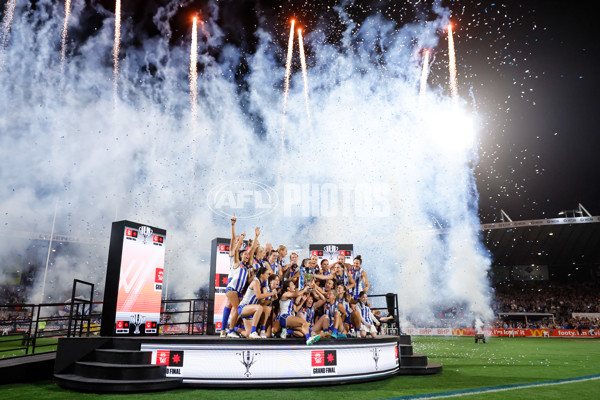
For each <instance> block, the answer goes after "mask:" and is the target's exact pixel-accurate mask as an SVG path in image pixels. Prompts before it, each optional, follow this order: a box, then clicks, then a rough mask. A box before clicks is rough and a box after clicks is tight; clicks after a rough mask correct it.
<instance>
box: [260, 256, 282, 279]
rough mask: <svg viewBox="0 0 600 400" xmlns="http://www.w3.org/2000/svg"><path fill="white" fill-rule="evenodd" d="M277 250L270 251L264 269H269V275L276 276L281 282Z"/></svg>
mask: <svg viewBox="0 0 600 400" xmlns="http://www.w3.org/2000/svg"><path fill="white" fill-rule="evenodd" d="M277 254H278V253H277V250H271V252H270V253H269V254H267V262H266V263H264V265H265V267H267V268H268V269H270V271H271V273H273V274H275V275H277V276H278V277H279V280H280V281H282V280H283V271H282V270H281V267H280V266H279V263H278V262H277Z"/></svg>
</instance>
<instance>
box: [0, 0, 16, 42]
mask: <svg viewBox="0 0 600 400" xmlns="http://www.w3.org/2000/svg"><path fill="white" fill-rule="evenodd" d="M16 5H17V0H8V2H7V3H6V9H5V10H4V18H3V19H2V31H1V32H0V45H1V46H2V49H6V47H7V46H8V38H9V37H10V27H11V25H12V21H13V17H14V15H15V6H16Z"/></svg>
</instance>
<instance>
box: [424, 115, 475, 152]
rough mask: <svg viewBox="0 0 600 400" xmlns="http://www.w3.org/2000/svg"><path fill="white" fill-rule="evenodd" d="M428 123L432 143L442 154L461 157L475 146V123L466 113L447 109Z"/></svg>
mask: <svg viewBox="0 0 600 400" xmlns="http://www.w3.org/2000/svg"><path fill="white" fill-rule="evenodd" d="M428 121H429V124H430V125H429V132H430V134H431V136H432V141H433V142H435V144H436V146H437V147H439V148H440V150H441V151H443V152H444V153H447V154H448V155H456V156H463V154H464V151H466V150H470V149H472V148H473V146H474V145H475V142H476V139H477V135H476V129H475V121H474V118H473V116H471V115H469V114H468V113H466V112H464V111H462V110H459V109H457V108H456V107H449V108H448V110H447V111H444V112H442V113H438V115H436V116H435V118H431V119H428Z"/></svg>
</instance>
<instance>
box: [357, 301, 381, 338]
mask: <svg viewBox="0 0 600 400" xmlns="http://www.w3.org/2000/svg"><path fill="white" fill-rule="evenodd" d="M367 300H368V299H367V293H366V292H360V294H359V296H358V303H357V304H356V309H357V310H359V312H360V320H361V325H360V337H363V338H364V337H367V334H370V335H371V336H372V337H377V328H375V325H379V321H378V320H377V318H375V316H374V315H373V313H372V312H371V308H370V307H369V305H368V303H367Z"/></svg>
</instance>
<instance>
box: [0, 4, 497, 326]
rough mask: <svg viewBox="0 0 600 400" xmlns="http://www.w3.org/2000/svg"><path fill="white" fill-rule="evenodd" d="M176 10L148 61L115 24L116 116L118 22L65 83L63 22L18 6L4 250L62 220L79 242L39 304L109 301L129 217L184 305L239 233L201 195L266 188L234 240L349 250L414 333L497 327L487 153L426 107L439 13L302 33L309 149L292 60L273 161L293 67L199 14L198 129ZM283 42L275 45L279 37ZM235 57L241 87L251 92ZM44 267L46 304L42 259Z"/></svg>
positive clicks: (146, 44)
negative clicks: (85, 290) (329, 34)
mask: <svg viewBox="0 0 600 400" xmlns="http://www.w3.org/2000/svg"><path fill="white" fill-rule="evenodd" d="M177 4H178V3H176V2H172V3H170V4H169V5H167V6H165V7H163V8H159V9H158V11H157V12H156V15H155V17H154V19H153V20H154V23H155V25H156V28H157V30H158V31H159V32H160V33H161V34H160V35H156V36H152V37H144V39H143V40H142V41H141V43H140V42H139V41H138V42H135V40H133V36H132V31H131V30H132V26H131V23H129V22H128V20H126V19H123V26H122V43H121V52H120V54H121V64H120V77H119V97H118V99H117V102H116V106H115V104H114V103H113V98H112V82H111V78H112V59H111V51H112V46H113V36H114V15H113V14H112V13H111V12H110V11H107V10H105V9H103V8H102V7H100V6H95V7H96V9H97V12H98V15H100V16H101V17H102V24H101V26H100V28H99V29H97V30H96V31H94V32H93V33H91V34H88V35H81V34H79V35H78V34H75V33H74V34H71V32H70V33H69V38H70V41H69V49H68V51H67V59H66V61H65V68H64V76H62V77H61V76H60V72H59V71H60V68H59V65H60V51H59V49H60V39H61V28H62V23H63V17H64V15H63V14H64V12H63V11H62V9H61V6H60V5H59V4H58V3H55V2H52V1H49V0H41V1H38V2H36V6H35V8H33V7H31V6H30V5H26V4H25V5H18V6H17V9H16V11H15V16H14V20H13V25H12V28H11V34H10V41H9V43H8V46H7V48H6V49H5V54H4V59H5V67H4V70H3V71H2V72H1V73H0V109H1V110H2V113H1V114H0V132H1V135H0V148H1V149H2V161H1V164H0V165H1V168H0V182H1V183H0V211H1V215H0V233H1V234H2V237H3V240H6V241H8V242H11V246H7V247H3V248H2V249H0V259H2V260H9V259H10V260H14V259H15V258H14V257H13V256H12V255H13V254H15V253H19V252H20V253H22V254H25V253H26V252H27V249H28V246H29V247H30V246H31V243H32V242H31V240H28V239H26V238H25V237H31V235H29V236H27V234H22V235H21V237H15V235H16V234H15V232H30V233H31V232H33V233H36V232H43V233H46V234H47V233H49V232H50V227H51V224H52V218H53V213H54V204H55V202H58V211H57V218H56V227H55V231H56V232H57V233H58V234H61V235H68V236H69V237H70V238H77V240H79V243H73V242H69V243H68V244H61V246H63V247H62V248H60V249H57V250H56V252H54V254H52V257H51V263H50V265H49V277H52V278H51V279H52V283H51V284H48V283H47V284H46V296H45V300H53V301H60V300H62V299H61V298H59V297H60V296H61V295H62V294H63V293H65V292H69V288H70V285H71V282H72V279H73V278H79V279H84V280H91V281H93V282H94V283H95V284H96V285H97V286H98V287H99V292H98V293H99V294H100V293H101V291H102V286H103V283H104V274H105V268H106V257H107V253H108V240H109V238H108V236H109V233H110V228H111V223H112V222H113V221H116V220H123V219H128V220H133V221H136V222H141V223H144V224H148V225H151V226H157V227H160V228H164V229H166V230H167V232H168V233H167V255H166V275H168V282H169V296H170V297H175V298H183V297H190V296H193V295H194V292H195V291H197V290H198V289H199V288H201V287H206V286H207V285H208V283H209V282H208V265H209V262H210V241H211V240H212V239H213V238H215V237H228V235H229V232H230V231H229V218H228V217H226V216H224V215H219V214H218V213H216V212H214V208H215V207H214V205H213V207H212V208H211V207H210V204H208V200H207V195H208V194H209V193H210V191H211V190H214V189H215V188H216V187H218V186H219V185H220V184H223V183H226V182H231V181H242V182H243V181H246V182H248V181H252V182H259V183H261V184H264V185H267V186H269V187H271V188H273V189H274V191H275V192H276V193H277V194H278V196H279V203H278V206H277V207H276V208H275V209H274V210H272V211H271V212H270V213H266V214H264V215H262V216H261V217H254V218H253V217H252V214H251V213H250V211H248V209H247V208H243V207H242V208H240V209H238V210H237V215H238V216H239V217H240V221H239V223H238V231H239V232H242V231H243V230H245V231H246V232H247V233H248V235H249V236H250V235H251V234H252V232H253V230H254V227H255V226H261V228H262V230H263V237H262V238H261V242H263V243H266V242H271V243H273V244H275V245H278V244H286V245H288V248H289V249H291V250H293V249H294V248H296V246H297V247H299V248H306V247H308V244H310V243H353V244H354V248H355V252H356V253H358V254H362V256H363V260H364V268H365V269H366V270H367V273H368V275H369V280H370V282H371V287H372V290H371V292H372V293H385V292H395V293H398V295H399V299H400V308H401V314H402V316H403V318H404V319H406V320H419V321H423V323H426V322H428V321H430V320H431V319H432V318H433V315H434V312H436V311H437V309H438V307H440V306H441V305H453V304H461V305H463V306H464V307H465V310H466V311H467V312H468V313H469V314H470V315H471V317H472V316H473V315H475V316H478V317H480V318H481V319H483V320H487V319H489V318H490V317H491V310H490V306H489V304H490V295H489V289H488V284H487V270H488V268H489V265H490V261H489V259H488V257H487V256H486V254H485V252H484V251H483V247H482V245H481V243H480V240H479V237H478V225H479V221H478V219H477V214H476V213H477V211H476V210H477V194H476V189H475V185H474V182H473V176H472V169H471V168H472V163H473V162H474V161H476V154H475V153H474V151H473V148H472V146H473V143H472V142H466V143H462V142H461V140H462V139H461V138H463V137H464V133H465V132H466V131H470V130H473V129H474V128H473V126H476V117H475V116H473V115H469V113H468V112H467V111H466V104H461V105H459V106H455V105H453V103H452V101H451V99H450V98H449V97H448V96H447V95H445V94H444V93H445V89H444V88H442V87H437V88H436V87H432V88H429V89H428V92H427V95H426V96H425V98H424V99H423V106H422V109H421V111H419V109H418V103H419V79H420V74H421V63H422V59H421V57H422V52H421V51H420V50H421V49H422V48H428V49H432V50H433V51H434V52H436V51H437V52H440V53H443V52H446V51H447V47H445V46H447V43H446V41H445V38H444V37H443V35H441V36H440V35H439V31H440V30H441V29H442V28H443V27H444V26H445V25H446V24H447V21H448V11H447V10H445V9H443V8H441V7H440V6H439V4H437V3H436V5H435V7H434V10H433V12H435V13H437V19H436V20H435V21H430V22H428V23H427V24H425V23H418V22H414V23H409V24H405V25H403V26H401V27H400V28H396V27H395V22H394V21H390V20H386V19H385V18H384V17H382V16H380V15H373V16H371V17H369V18H367V19H366V20H365V21H363V22H362V23H360V24H357V23H355V22H354V21H352V20H351V19H350V17H349V16H347V15H346V14H345V13H344V12H343V9H344V7H339V8H338V11H339V14H340V15H339V17H340V19H341V20H342V21H343V22H344V24H345V26H346V29H345V31H344V32H343V33H342V36H341V37H342V38H341V40H340V41H339V43H337V44H330V43H329V41H328V40H327V38H326V35H325V34H324V33H323V31H322V30H318V29H317V30H314V31H313V32H309V31H304V33H305V36H304V43H305V46H306V48H307V63H308V71H307V73H308V83H309V92H310V99H311V112H312V127H313V132H314V141H313V145H312V146H309V145H308V139H309V133H310V127H309V126H308V122H307V118H306V111H305V105H304V93H303V90H304V89H303V81H302V76H301V74H300V73H298V69H299V60H298V58H297V57H298V56H297V53H296V54H295V63H296V64H295V67H294V74H293V75H292V79H291V82H290V97H289V104H288V107H287V122H286V142H285V147H284V148H283V149H281V147H280V143H281V138H280V133H281V111H282V89H283V77H284V69H285V62H282V61H284V58H283V57H282V54H285V49H283V48H282V47H281V46H279V44H278V43H277V42H276V40H274V38H273V34H272V33H271V32H270V31H269V30H268V29H266V28H264V27H257V28H256V30H255V31H254V32H250V33H247V34H248V35H254V36H255V38H256V40H257V41H258V45H257V47H256V50H255V51H254V52H252V54H245V53H243V52H242V50H241V49H239V48H237V47H235V46H234V45H232V44H230V43H227V41H226V40H225V36H226V35H225V33H224V32H223V30H222V29H221V28H220V27H219V26H218V24H217V18H216V15H217V14H218V6H217V3H216V2H214V3H210V5H209V7H208V8H207V9H206V10H202V12H201V17H200V18H201V19H203V21H204V24H203V25H202V28H201V29H199V36H200V38H199V48H198V60H199V64H200V68H199V70H198V71H199V72H198V117H197V128H196V130H193V124H191V122H190V121H191V120H190V107H189V98H190V96H189V92H188V90H189V84H188V75H187V74H188V71H189V68H188V66H189V43H190V38H189V32H187V33H186V34H187V35H188V37H187V38H186V39H183V44H182V45H181V46H179V45H177V44H174V41H172V40H171V39H172V36H173V35H174V33H173V32H172V30H171V27H170V26H169V21H170V19H171V18H173V16H174V15H175V13H176V11H177ZM185 4H189V2H186V3H185ZM86 12H89V5H87V6H86V4H85V3H84V2H83V1H81V0H76V1H73V8H72V14H71V19H70V22H69V28H70V29H72V30H77V29H78V28H77V27H78V24H80V23H81V21H82V20H83V19H84V18H83V17H84V13H86ZM190 21H191V20H190ZM79 29H82V28H81V27H80V28H79ZM189 29H190V30H191V22H190V28H189ZM288 29H289V26H281V27H280V30H281V32H283V34H284V35H285V34H287V30H288ZM175 42H176V41H175ZM296 49H297V45H296ZM457 51H460V49H457ZM444 54H445V53H444ZM440 58H441V57H440ZM242 59H244V60H245V62H246V63H247V67H248V68H247V69H248V70H247V72H246V73H245V74H244V75H243V77H242V78H240V77H239V74H238V76H236V73H235V69H236V67H237V66H238V65H239V64H240V62H241V60H242ZM61 78H62V79H61ZM61 82H63V86H64V87H62V88H61V87H59V85H60V83H61ZM435 221H438V222H439V224H440V225H441V227H442V228H443V229H440V228H439V226H437V225H436V223H435ZM77 240H76V241H77ZM65 241H66V238H65ZM57 242H58V243H62V242H61V241H60V240H58V241H57ZM82 242H85V243H93V244H82ZM46 243H47V242H46ZM46 249H47V248H46ZM38 253H40V254H45V253H44V251H43V249H40V250H39V251H38ZM305 256H306V254H301V258H303V257H305ZM28 257H30V258H31V256H28ZM34 259H35V262H36V263H37V264H38V266H39V268H38V274H37V276H38V281H37V282H36V285H35V289H36V290H39V288H40V287H41V282H40V279H41V278H40V276H42V275H43V269H44V267H45V257H42V258H40V260H41V261H37V260H38V258H36V257H34ZM16 264H18V262H17V263H16ZM19 267H22V265H16V266H15V265H7V264H6V263H5V264H4V267H3V268H5V269H9V268H13V269H14V268H19ZM31 296H32V297H35V293H32V294H31ZM472 319H473V318H471V320H472Z"/></svg>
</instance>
